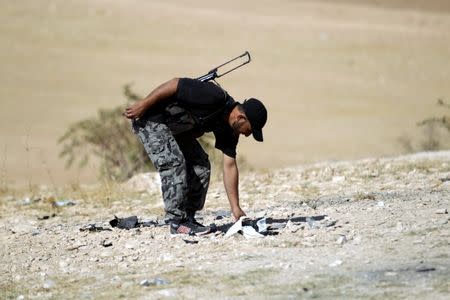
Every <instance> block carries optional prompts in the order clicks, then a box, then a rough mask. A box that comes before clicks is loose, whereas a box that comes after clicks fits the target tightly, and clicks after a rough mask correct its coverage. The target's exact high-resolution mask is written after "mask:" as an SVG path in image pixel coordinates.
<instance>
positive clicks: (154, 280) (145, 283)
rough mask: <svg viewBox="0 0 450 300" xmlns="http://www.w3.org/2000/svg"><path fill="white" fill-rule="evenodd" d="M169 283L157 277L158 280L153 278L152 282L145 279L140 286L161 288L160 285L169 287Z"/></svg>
mask: <svg viewBox="0 0 450 300" xmlns="http://www.w3.org/2000/svg"><path fill="white" fill-rule="evenodd" d="M169 283H170V282H169V281H167V280H165V279H162V278H159V277H156V278H153V279H152V280H148V279H144V280H142V281H141V282H140V283H139V285H142V286H151V285H156V286H159V285H167V284H169Z"/></svg>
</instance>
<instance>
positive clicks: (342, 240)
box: [336, 235, 347, 245]
mask: <svg viewBox="0 0 450 300" xmlns="http://www.w3.org/2000/svg"><path fill="white" fill-rule="evenodd" d="M346 242H347V237H346V236H345V235H340V236H339V237H338V238H337V240H336V244H339V245H343V244H344V243H346Z"/></svg>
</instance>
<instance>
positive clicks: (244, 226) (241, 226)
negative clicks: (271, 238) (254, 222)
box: [225, 217, 264, 239]
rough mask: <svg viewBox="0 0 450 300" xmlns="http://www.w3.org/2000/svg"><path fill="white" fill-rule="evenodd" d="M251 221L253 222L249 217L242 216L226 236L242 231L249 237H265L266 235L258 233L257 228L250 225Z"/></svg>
mask: <svg viewBox="0 0 450 300" xmlns="http://www.w3.org/2000/svg"><path fill="white" fill-rule="evenodd" d="M244 221H245V223H244ZM249 223H250V224H251V220H250V219H249V218H247V217H240V218H239V220H238V221H237V222H236V223H234V224H233V226H231V227H230V229H228V231H227V233H226V234H225V238H228V237H230V236H232V235H235V234H236V233H238V232H241V233H242V234H243V235H244V237H245V238H247V239H251V238H261V237H264V235H262V234H260V233H258V232H257V231H256V230H255V228H253V227H252V226H250V225H248V224H249Z"/></svg>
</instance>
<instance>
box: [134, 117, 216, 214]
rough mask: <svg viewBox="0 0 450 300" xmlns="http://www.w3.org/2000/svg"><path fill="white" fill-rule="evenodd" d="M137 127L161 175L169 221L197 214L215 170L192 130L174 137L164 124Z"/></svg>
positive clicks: (148, 122) (135, 124) (136, 131)
mask: <svg viewBox="0 0 450 300" xmlns="http://www.w3.org/2000/svg"><path fill="white" fill-rule="evenodd" d="M133 129H134V132H135V133H136V134H137V135H138V136H139V139H140V140H141V142H142V144H143V145H144V148H145V150H146V152H147V154H148V156H149V157H150V159H151V161H152V162H153V164H154V166H155V168H156V169H157V170H158V172H159V174H160V176H161V190H162V196H163V199H164V206H165V210H166V221H175V222H177V221H182V220H185V219H187V218H189V217H193V216H194V215H195V212H196V211H197V210H201V209H202V208H203V206H204V204H205V198H206V192H207V191H208V186H209V178H210V173H211V165H210V162H209V160H208V154H206V153H205V151H204V150H203V148H202V147H201V145H200V144H199V142H198V141H197V139H196V138H194V137H193V136H192V135H191V134H189V132H187V133H181V134H178V135H176V136H174V135H173V134H172V133H171V131H170V129H169V128H168V127H167V125H165V124H163V123H157V122H153V121H149V120H145V121H144V122H142V121H141V122H139V124H138V123H137V122H133Z"/></svg>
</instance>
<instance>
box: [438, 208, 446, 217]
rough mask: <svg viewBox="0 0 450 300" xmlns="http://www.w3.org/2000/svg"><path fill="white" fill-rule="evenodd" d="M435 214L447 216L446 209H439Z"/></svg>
mask: <svg viewBox="0 0 450 300" xmlns="http://www.w3.org/2000/svg"><path fill="white" fill-rule="evenodd" d="M436 214H438V215H444V214H448V210H447V209H446V208H440V209H437V210H436Z"/></svg>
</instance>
